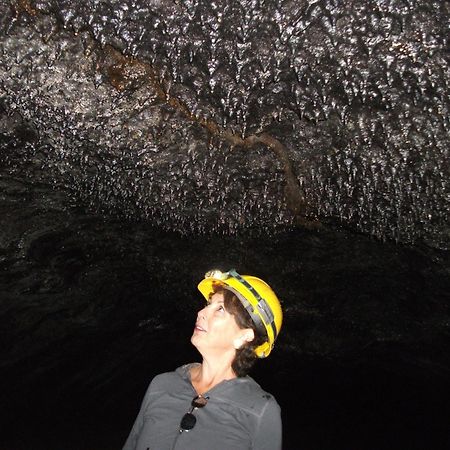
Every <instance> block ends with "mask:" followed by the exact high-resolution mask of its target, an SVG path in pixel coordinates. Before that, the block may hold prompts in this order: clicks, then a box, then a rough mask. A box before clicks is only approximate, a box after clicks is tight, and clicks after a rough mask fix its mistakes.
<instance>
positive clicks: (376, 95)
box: [0, 0, 450, 248]
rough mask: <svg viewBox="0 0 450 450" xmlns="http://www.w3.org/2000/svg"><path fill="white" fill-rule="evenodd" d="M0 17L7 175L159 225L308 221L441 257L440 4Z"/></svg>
mask: <svg viewBox="0 0 450 450" xmlns="http://www.w3.org/2000/svg"><path fill="white" fill-rule="evenodd" d="M0 14H1V19H0V30H1V31H0V34H1V43H0V49H1V55H2V57H1V62H0V105H1V114H2V119H3V120H2V127H1V130H0V131H1V133H2V135H3V136H4V139H3V143H4V144H6V145H4V148H7V150H3V152H2V154H1V156H0V163H1V164H2V165H3V166H4V167H7V168H8V170H9V171H10V172H11V173H14V174H16V175H24V174H25V175H27V176H30V177H32V178H33V179H35V180H40V181H41V182H43V183H46V184H55V185H57V186H61V187H63V186H66V187H69V188H70V189H72V191H73V193H74V194H76V195H77V196H78V197H79V198H82V199H83V200H84V201H85V202H87V204H89V205H91V206H92V207H93V208H94V209H97V210H107V211H109V212H113V211H115V212H117V213H118V214H121V215H125V216H128V217H134V218H137V217H139V218H146V219H151V220H152V221H153V223H154V224H157V225H161V226H163V227H164V228H165V229H170V230H178V231H182V232H190V231H194V232H209V231H220V232H221V233H235V232H237V231H239V230H243V229H252V230H260V231H273V230H275V229H277V228H280V227H284V226H286V225H290V224H292V223H307V224H313V225H314V224H315V222H316V220H319V221H320V222H322V223H330V222H332V223H336V222H338V223H341V224H344V225H348V226H350V227H352V228H353V229H356V230H359V231H362V232H365V233H369V234H372V235H375V236H378V237H381V238H394V239H396V240H400V241H403V242H412V241H416V242H417V241H418V240H424V241H425V242H427V243H428V244H430V245H433V246H435V247H441V248H446V247H448V245H449V240H450V238H449V235H450V233H449V225H448V221H449V214H448V211H449V206H450V189H449V181H448V180H449V159H450V158H449V149H448V132H449V117H448V106H449V101H448V90H449V71H448V53H447V52H446V48H447V44H448V42H447V39H448V37H447V36H448V33H447V29H446V26H447V23H448V18H449V11H448V3H447V2H442V1H440V0H439V1H420V0H417V1H400V0H390V1H389V0H383V1H382V0H378V1H357V0H353V1H339V0H319V1H287V0H286V1H281V0H267V1H264V0H233V1H229V0H227V1H216V2H209V1H203V0H197V1H195V0H194V1H191V0H188V1H152V2H148V1H143V0H133V1H132V0H128V1H110V2H100V1H89V2H84V1H83V2H81V1H57V0H54V1H34V2H33V1H27V0H21V1H12V2H6V1H2V2H1V3H0ZM24 142H25V143H26V145H25V148H24V147H23V145H22V144H23V143H24ZM19 148H20V151H19Z"/></svg>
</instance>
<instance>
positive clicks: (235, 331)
mask: <svg viewBox="0 0 450 450" xmlns="http://www.w3.org/2000/svg"><path fill="white" fill-rule="evenodd" d="M198 288H199V290H200V292H201V293H202V294H203V296H204V297H205V298H206V301H207V304H206V306H205V307H204V308H203V309H202V310H201V311H199V313H198V315H197V321H196V323H195V328H194V332H193V334H192V338H191V342H192V344H193V345H194V346H195V347H196V348H197V349H198V351H199V352H200V354H201V356H202V362H201V363H194V364H187V365H184V366H182V367H179V368H178V369H177V370H176V371H175V372H169V373H165V374H161V375H158V376H156V377H155V378H154V379H153V380H152V382H151V383H150V387H149V388H148V390H147V393H146V395H145V397H144V400H143V402H142V406H141V410H140V412H139V414H138V417H137V419H136V421H135V423H134V426H133V429H132V430H131V433H130V436H129V437H128V439H127V442H126V443H125V446H124V448H123V450H174V449H183V450H244V449H254V450H280V449H281V418H280V408H279V406H278V404H277V402H276V400H275V399H274V397H273V396H271V395H270V394H268V393H267V392H264V391H263V390H262V389H261V387H260V386H259V385H258V384H257V383H256V382H255V381H254V380H253V379H252V378H250V377H249V376H247V372H248V370H249V369H250V368H251V366H252V364H253V363H254V362H255V360H256V359H257V358H258V357H259V358H264V357H266V356H268V355H269V353H270V352H271V350H272V348H273V344H274V342H275V339H276V337H277V335H278V333H279V331H280V328H281V322H282V311H281V306H280V302H279V300H278V299H277V297H276V295H275V293H274V292H273V291H272V289H271V288H270V287H269V286H268V285H267V284H266V283H265V282H264V281H262V280H261V279H259V278H256V277H252V276H247V275H243V276H241V275H239V274H238V273H237V272H236V271H235V270H230V271H228V272H226V273H222V272H220V271H217V270H216V271H212V272H208V273H207V274H206V275H205V279H204V280H202V281H201V282H200V284H199V285H198Z"/></svg>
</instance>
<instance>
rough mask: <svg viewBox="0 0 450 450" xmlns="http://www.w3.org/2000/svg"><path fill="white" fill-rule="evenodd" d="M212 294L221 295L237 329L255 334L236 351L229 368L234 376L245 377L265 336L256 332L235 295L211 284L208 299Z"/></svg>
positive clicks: (219, 285)
mask: <svg viewBox="0 0 450 450" xmlns="http://www.w3.org/2000/svg"><path fill="white" fill-rule="evenodd" d="M213 294H222V295H223V302H224V305H225V309H226V311H227V312H229V313H230V314H231V315H232V316H234V319H235V320H236V323H237V325H238V327H239V328H241V329H245V328H251V329H252V330H253V331H254V333H255V338H254V339H253V340H252V341H251V342H246V343H245V344H244V345H243V346H242V347H241V348H238V349H237V350H236V356H235V358H234V360H233V362H232V363H231V368H232V369H233V371H234V373H235V374H236V376H238V377H245V376H246V375H247V374H248V372H249V371H250V369H251V368H252V367H253V364H255V362H256V360H257V359H258V356H257V355H256V353H255V348H257V347H259V346H260V345H261V344H263V343H264V342H266V340H267V336H266V335H265V334H264V333H261V332H260V331H258V329H257V328H256V325H255V323H254V322H253V320H252V318H251V317H250V314H249V313H248V312H247V310H246V309H245V308H244V306H243V305H242V303H241V301H240V300H239V299H238V298H237V296H236V294H234V293H233V292H232V291H230V290H229V289H226V288H225V287H224V286H223V285H221V284H213V292H212V293H211V294H210V298H211V296H212V295H213Z"/></svg>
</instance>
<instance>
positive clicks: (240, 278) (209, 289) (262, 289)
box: [198, 269, 283, 358]
mask: <svg viewBox="0 0 450 450" xmlns="http://www.w3.org/2000/svg"><path fill="white" fill-rule="evenodd" d="M213 284H220V285H223V287H224V288H225V289H228V290H230V291H232V292H233V293H234V294H235V295H236V296H237V298H238V299H239V300H240V301H241V303H242V305H243V306H244V308H245V309H246V310H247V311H248V313H249V314H250V317H251V318H252V320H253V322H254V323H255V325H256V327H257V328H258V330H260V331H261V332H263V334H265V335H267V341H266V342H264V343H263V344H262V345H260V346H259V347H257V348H256V349H255V353H256V355H257V356H258V357H259V358H265V357H266V356H269V353H270V352H271V351H272V348H273V346H274V343H275V339H276V338H277V336H278V334H279V332H280V329H281V323H282V322H283V311H282V310H281V305H280V301H279V300H278V298H277V296H276V295H275V292H273V291H272V289H271V288H270V286H269V285H268V284H267V283H266V282H264V281H263V280H261V279H260V278H257V277H253V276H250V275H239V274H238V273H237V272H236V270H235V269H231V270H229V271H228V272H221V271H220V270H211V271H210V272H208V273H206V275H205V278H204V279H203V280H202V281H200V283H199V284H198V289H199V291H200V292H201V293H202V294H203V296H204V297H205V298H206V300H207V301H208V302H209V301H210V295H211V294H212V293H213V292H214V290H213Z"/></svg>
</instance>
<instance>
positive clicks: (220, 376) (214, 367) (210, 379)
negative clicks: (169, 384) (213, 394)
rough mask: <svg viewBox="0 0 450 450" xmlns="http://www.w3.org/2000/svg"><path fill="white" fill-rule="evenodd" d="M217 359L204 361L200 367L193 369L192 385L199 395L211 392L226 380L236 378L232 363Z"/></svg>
mask: <svg viewBox="0 0 450 450" xmlns="http://www.w3.org/2000/svg"><path fill="white" fill-rule="evenodd" d="M223 359H224V358H221V360H215V359H212V360H211V359H205V358H204V359H203V362H202V363H201V364H200V365H197V366H194V367H193V368H192V369H191V383H192V386H194V389H195V390H196V391H197V393H198V394H203V393H204V392H207V391H209V390H210V389H212V388H213V387H214V386H216V385H218V384H219V383H221V382H222V381H224V380H232V379H233V378H236V374H235V373H234V371H233V369H232V367H231V362H223Z"/></svg>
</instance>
